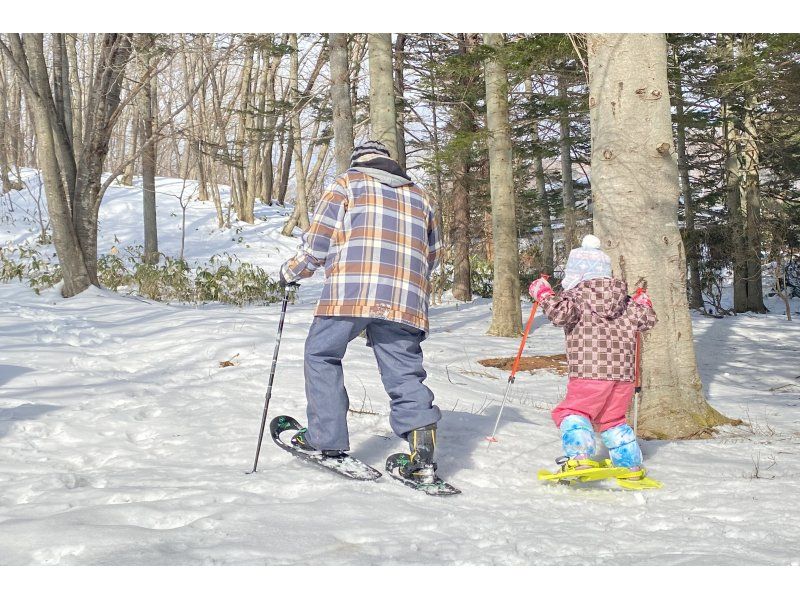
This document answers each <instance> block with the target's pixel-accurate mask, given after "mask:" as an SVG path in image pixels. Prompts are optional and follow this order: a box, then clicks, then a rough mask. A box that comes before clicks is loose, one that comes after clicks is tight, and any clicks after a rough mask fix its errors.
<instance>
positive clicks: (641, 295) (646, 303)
mask: <svg viewBox="0 0 800 598" xmlns="http://www.w3.org/2000/svg"><path fill="white" fill-rule="evenodd" d="M631 301H633V302H634V303H635V304H636V305H641V306H642V307H650V308H652V307H653V302H652V301H650V296H649V295H648V294H647V291H645V290H644V289H643V288H638V289H636V292H635V293H634V294H633V297H631Z"/></svg>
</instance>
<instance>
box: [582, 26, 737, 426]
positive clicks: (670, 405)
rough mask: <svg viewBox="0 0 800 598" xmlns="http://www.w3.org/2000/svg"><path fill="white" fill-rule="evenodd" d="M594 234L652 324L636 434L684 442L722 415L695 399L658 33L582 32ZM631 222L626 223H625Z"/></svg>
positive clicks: (663, 54) (697, 389)
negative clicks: (643, 295) (648, 305)
mask: <svg viewBox="0 0 800 598" xmlns="http://www.w3.org/2000/svg"><path fill="white" fill-rule="evenodd" d="M588 58H589V109H590V119H591V131H592V155H591V165H592V192H593V195H594V202H595V204H594V206H595V207H594V230H595V234H597V236H598V237H600V239H601V240H602V242H603V249H604V250H605V251H606V252H607V253H608V254H609V255H610V256H611V259H612V265H613V269H614V274H615V275H616V276H618V277H620V278H622V279H624V280H626V281H627V283H628V285H629V287H631V288H633V287H637V286H645V287H646V288H647V291H648V293H649V294H650V296H651V297H652V300H653V305H654V307H655V311H656V313H657V314H658V318H659V321H658V324H656V326H655V328H653V330H652V331H650V332H649V333H647V334H646V335H645V337H646V338H645V342H644V351H643V355H642V386H643V393H642V404H641V410H640V417H639V422H640V423H639V432H640V434H641V435H642V436H643V437H644V438H688V437H693V436H696V435H698V434H701V433H704V432H706V431H707V430H709V429H710V428H712V427H714V426H717V425H721V424H725V423H729V422H730V420H729V419H727V418H725V417H724V416H722V415H721V414H720V413H718V412H717V411H716V410H714V409H713V408H712V407H711V406H710V405H709V404H708V403H707V402H706V399H705V397H704V396H703V387H702V383H701V381H700V377H699V375H698V372H697V363H696V359H695V353H694V345H693V339H692V325H691V319H690V317H689V309H688V305H687V298H686V261H685V253H684V248H683V243H682V241H681V236H680V233H679V230H678V219H677V212H678V196H679V193H680V191H679V186H678V185H679V183H678V169H677V164H676V161H675V157H674V148H673V145H672V124H671V121H670V107H669V94H668V88H667V46H666V37H665V36H664V35H663V34H607V35H606V34H591V35H589V36H588ZM634 223H635V226H634Z"/></svg>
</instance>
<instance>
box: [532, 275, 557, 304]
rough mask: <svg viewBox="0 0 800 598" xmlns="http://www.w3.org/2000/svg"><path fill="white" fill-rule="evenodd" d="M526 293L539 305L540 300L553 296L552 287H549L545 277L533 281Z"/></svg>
mask: <svg viewBox="0 0 800 598" xmlns="http://www.w3.org/2000/svg"><path fill="white" fill-rule="evenodd" d="M528 293H530V296H531V297H532V298H533V299H534V300H535V301H536V302H537V303H539V302H540V301H541V300H542V299H544V298H546V297H549V296H550V295H555V293H554V292H553V287H551V286H550V283H549V282H547V278H546V277H545V276H541V277H539V278H537V279H536V280H534V281H533V282H532V283H531V286H529V287H528Z"/></svg>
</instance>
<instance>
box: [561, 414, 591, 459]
mask: <svg viewBox="0 0 800 598" xmlns="http://www.w3.org/2000/svg"><path fill="white" fill-rule="evenodd" d="M558 428H559V430H561V445H562V446H563V447H564V454H565V455H566V456H567V457H569V458H570V459H572V458H575V457H580V458H583V459H587V458H589V457H591V456H592V455H594V453H595V450H596V444H595V438H594V429H593V428H592V423H591V422H590V421H589V420H588V419H586V418H585V417H583V416H582V415H568V416H567V417H565V418H564V419H563V420H561V425H560V426H559V427H558Z"/></svg>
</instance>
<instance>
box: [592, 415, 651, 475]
mask: <svg viewBox="0 0 800 598" xmlns="http://www.w3.org/2000/svg"><path fill="white" fill-rule="evenodd" d="M600 438H602V440H603V444H605V445H606V447H608V455H609V457H611V462H612V463H613V464H614V466H615V467H629V468H630V469H632V470H638V469H640V468H641V467H642V449H640V448H639V443H638V442H636V434H634V433H633V429H632V428H631V427H630V426H629V425H628V424H620V425H619V426H614V427H613V428H609V429H608V430H606V431H605V432H601V433H600Z"/></svg>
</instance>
